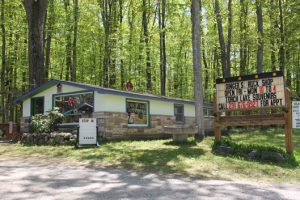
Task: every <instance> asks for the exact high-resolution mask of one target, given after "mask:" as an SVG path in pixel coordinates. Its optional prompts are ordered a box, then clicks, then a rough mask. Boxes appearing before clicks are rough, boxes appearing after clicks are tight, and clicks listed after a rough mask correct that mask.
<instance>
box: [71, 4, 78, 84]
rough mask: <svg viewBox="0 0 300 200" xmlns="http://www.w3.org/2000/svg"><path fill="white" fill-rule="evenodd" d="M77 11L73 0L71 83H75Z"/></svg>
mask: <svg viewBox="0 0 300 200" xmlns="http://www.w3.org/2000/svg"><path fill="white" fill-rule="evenodd" d="M78 9H79V8H78V0H74V10H73V15H74V16H73V17H74V30H73V60H72V69H71V81H76V68H77V32H78Z"/></svg>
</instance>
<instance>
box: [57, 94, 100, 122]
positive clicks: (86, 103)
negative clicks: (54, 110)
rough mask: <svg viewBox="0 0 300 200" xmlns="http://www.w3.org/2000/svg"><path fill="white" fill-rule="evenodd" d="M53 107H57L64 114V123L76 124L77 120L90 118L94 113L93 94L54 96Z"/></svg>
mask: <svg viewBox="0 0 300 200" xmlns="http://www.w3.org/2000/svg"><path fill="white" fill-rule="evenodd" d="M54 107H58V108H59V109H60V111H61V112H62V113H63V114H64V116H65V117H64V123H74V122H75V123H78V122H79V118H82V117H91V116H90V115H91V114H92V113H93V111H94V94H93V92H85V93H75V94H74V93H72V94H61V95H55V96H54Z"/></svg>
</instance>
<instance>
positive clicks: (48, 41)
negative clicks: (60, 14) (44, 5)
mask: <svg viewBox="0 0 300 200" xmlns="http://www.w3.org/2000/svg"><path fill="white" fill-rule="evenodd" d="M54 19H55V13H54V2H53V1H50V3H49V12H48V26H47V38H46V50H45V53H46V55H45V78H46V80H47V79H48V78H49V70H50V54H51V40H52V32H53V25H54Z"/></svg>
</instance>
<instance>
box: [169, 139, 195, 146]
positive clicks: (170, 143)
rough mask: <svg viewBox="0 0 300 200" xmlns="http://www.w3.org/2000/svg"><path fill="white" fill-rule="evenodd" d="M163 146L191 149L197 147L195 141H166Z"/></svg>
mask: <svg viewBox="0 0 300 200" xmlns="http://www.w3.org/2000/svg"><path fill="white" fill-rule="evenodd" d="M164 144H165V145H170V146H178V147H193V146H196V145H197V142H196V140H188V141H184V142H179V141H174V140H171V141H168V142H165V143H164Z"/></svg>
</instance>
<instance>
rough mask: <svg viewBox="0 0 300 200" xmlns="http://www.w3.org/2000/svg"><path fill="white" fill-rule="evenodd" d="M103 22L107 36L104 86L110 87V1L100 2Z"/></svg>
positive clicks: (104, 58) (103, 0) (102, 0)
mask: <svg viewBox="0 0 300 200" xmlns="http://www.w3.org/2000/svg"><path fill="white" fill-rule="evenodd" d="M100 8H101V15H102V22H103V27H104V34H105V37H104V38H105V42H104V57H103V86H104V87H108V86H109V76H108V69H109V65H110V56H111V48H110V42H109V38H110V20H111V6H110V5H109V2H108V0H101V1H100Z"/></svg>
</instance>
